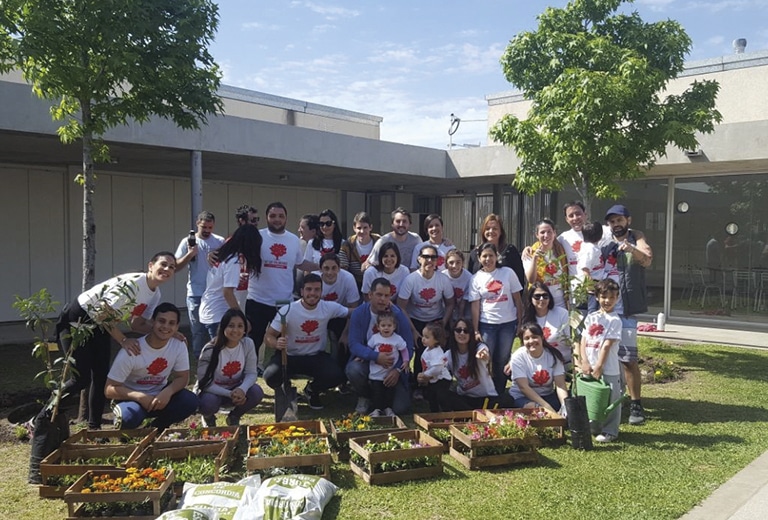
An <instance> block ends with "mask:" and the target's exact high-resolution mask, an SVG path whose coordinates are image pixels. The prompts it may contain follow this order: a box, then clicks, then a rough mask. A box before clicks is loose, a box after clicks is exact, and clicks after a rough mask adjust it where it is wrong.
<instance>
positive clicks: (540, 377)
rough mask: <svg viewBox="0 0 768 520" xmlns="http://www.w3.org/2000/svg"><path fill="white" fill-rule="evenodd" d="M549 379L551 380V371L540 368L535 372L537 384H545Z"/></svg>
mask: <svg viewBox="0 0 768 520" xmlns="http://www.w3.org/2000/svg"><path fill="white" fill-rule="evenodd" d="M547 381H549V372H547V371H546V370H544V369H542V370H538V371H537V372H536V373H535V374H533V382H534V383H536V384H537V385H539V386H544V385H545V384H547Z"/></svg>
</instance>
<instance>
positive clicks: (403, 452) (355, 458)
mask: <svg viewBox="0 0 768 520" xmlns="http://www.w3.org/2000/svg"><path fill="white" fill-rule="evenodd" d="M391 439H397V440H398V441H410V442H413V443H416V444H418V446H417V447H413V448H403V449H390V450H383V451H374V450H372V449H370V446H371V444H382V443H387V442H389V441H390V440H391ZM369 443H371V444H369ZM349 447H350V450H351V452H352V453H351V458H350V468H351V469H352V472H353V473H355V474H356V475H357V476H359V477H360V478H362V479H363V480H364V481H365V482H366V483H368V484H372V485H378V484H390V483H393V482H402V481H404V480H416V479H422V478H430V477H436V476H439V475H442V473H443V460H442V453H443V447H442V444H441V443H440V442H439V441H438V440H436V439H434V438H432V437H431V436H429V435H428V434H426V433H425V432H422V431H418V430H406V431H400V432H394V433H391V434H383V435H372V436H368V437H357V438H353V439H350V440H349Z"/></svg>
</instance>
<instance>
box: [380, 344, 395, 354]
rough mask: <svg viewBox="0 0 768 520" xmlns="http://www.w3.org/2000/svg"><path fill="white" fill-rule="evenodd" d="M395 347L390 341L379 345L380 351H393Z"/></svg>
mask: <svg viewBox="0 0 768 520" xmlns="http://www.w3.org/2000/svg"><path fill="white" fill-rule="evenodd" d="M394 349H395V347H393V346H392V345H390V344H389V343H382V344H381V345H379V352H392V351H393V350H394Z"/></svg>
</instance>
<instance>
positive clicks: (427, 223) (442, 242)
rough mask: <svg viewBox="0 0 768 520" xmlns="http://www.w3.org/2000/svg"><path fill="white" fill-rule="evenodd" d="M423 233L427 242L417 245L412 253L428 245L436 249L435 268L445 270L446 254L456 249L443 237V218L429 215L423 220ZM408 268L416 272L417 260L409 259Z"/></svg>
mask: <svg viewBox="0 0 768 520" xmlns="http://www.w3.org/2000/svg"><path fill="white" fill-rule="evenodd" d="M424 233H426V235H427V236H428V237H429V240H427V241H426V242H422V243H421V244H419V245H417V246H416V248H415V249H414V251H420V250H421V248H422V247H423V246H426V245H430V246H435V248H437V261H436V262H435V267H436V268H437V270H438V271H443V270H445V259H446V254H448V251H450V250H451V249H456V246H455V245H453V242H451V241H450V240H448V239H447V238H445V237H444V236H443V217H441V216H440V215H438V214H437V213H430V214H429V215H427V218H425V219H424ZM410 268H411V269H412V270H416V269H418V268H419V258H418V257H417V256H414V257H413V258H411V265H410Z"/></svg>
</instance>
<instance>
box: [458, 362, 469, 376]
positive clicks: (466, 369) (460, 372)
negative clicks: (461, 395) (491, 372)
mask: <svg viewBox="0 0 768 520" xmlns="http://www.w3.org/2000/svg"><path fill="white" fill-rule="evenodd" d="M456 375H458V376H459V379H469V367H468V366H467V365H462V366H461V368H460V369H458V370H457V371H456Z"/></svg>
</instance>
